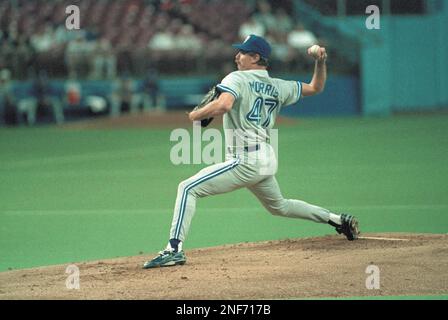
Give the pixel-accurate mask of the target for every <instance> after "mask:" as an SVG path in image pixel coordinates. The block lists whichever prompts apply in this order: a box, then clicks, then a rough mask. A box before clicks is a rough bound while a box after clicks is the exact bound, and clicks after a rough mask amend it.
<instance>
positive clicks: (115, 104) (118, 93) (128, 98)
mask: <svg viewBox="0 0 448 320" xmlns="http://www.w3.org/2000/svg"><path fill="white" fill-rule="evenodd" d="M110 100H111V110H110V115H111V116H112V117H117V116H119V115H120V113H121V110H127V109H128V110H130V112H131V113H135V112H137V111H138V108H139V104H140V102H141V97H140V95H139V94H138V92H137V84H136V82H135V81H134V80H132V79H131V78H130V77H129V76H127V75H126V76H123V77H121V78H119V79H118V80H117V81H115V84H114V89H113V92H112V94H111V98H110Z"/></svg>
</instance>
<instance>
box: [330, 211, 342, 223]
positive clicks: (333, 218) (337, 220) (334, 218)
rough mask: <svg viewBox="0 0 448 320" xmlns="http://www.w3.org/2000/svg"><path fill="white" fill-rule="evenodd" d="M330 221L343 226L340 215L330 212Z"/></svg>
mask: <svg viewBox="0 0 448 320" xmlns="http://www.w3.org/2000/svg"><path fill="white" fill-rule="evenodd" d="M330 221H332V222H334V223H336V224H338V225H341V224H342V221H341V216H340V215H338V214H334V213H331V212H330Z"/></svg>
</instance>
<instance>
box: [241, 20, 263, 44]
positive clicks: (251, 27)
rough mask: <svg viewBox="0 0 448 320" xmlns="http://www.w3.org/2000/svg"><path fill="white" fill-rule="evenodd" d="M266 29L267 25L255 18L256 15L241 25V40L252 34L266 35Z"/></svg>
mask: <svg viewBox="0 0 448 320" xmlns="http://www.w3.org/2000/svg"><path fill="white" fill-rule="evenodd" d="M265 31H266V30H265V27H264V26H263V25H262V24H261V23H259V22H258V21H257V20H255V19H254V17H250V18H249V20H247V21H246V22H245V23H243V24H242V25H241V27H240V30H239V32H238V35H239V37H240V39H241V40H244V39H246V37H248V36H249V35H251V34H255V35H257V36H260V37H264V35H265Z"/></svg>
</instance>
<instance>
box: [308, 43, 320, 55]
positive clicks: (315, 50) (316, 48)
mask: <svg viewBox="0 0 448 320" xmlns="http://www.w3.org/2000/svg"><path fill="white" fill-rule="evenodd" d="M319 49H320V47H319V46H318V45H317V44H315V45H314V46H312V47H311V48H310V53H311V55H312V56H313V57H315V58H317V57H318V54H319Z"/></svg>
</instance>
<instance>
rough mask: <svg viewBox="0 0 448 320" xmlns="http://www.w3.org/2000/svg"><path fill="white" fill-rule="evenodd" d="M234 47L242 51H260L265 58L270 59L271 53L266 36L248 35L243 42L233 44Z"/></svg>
mask: <svg viewBox="0 0 448 320" xmlns="http://www.w3.org/2000/svg"><path fill="white" fill-rule="evenodd" d="M232 47H234V48H237V49H239V50H242V51H247V52H255V53H258V54H259V55H260V56H262V57H263V58H265V59H268V58H269V55H270V54H271V46H270V45H269V43H268V42H267V41H266V40H265V39H264V38H262V37H260V36H256V35H254V34H251V35H250V36H248V37H247V38H246V39H245V40H244V42H243V43H239V44H233V45H232Z"/></svg>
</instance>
